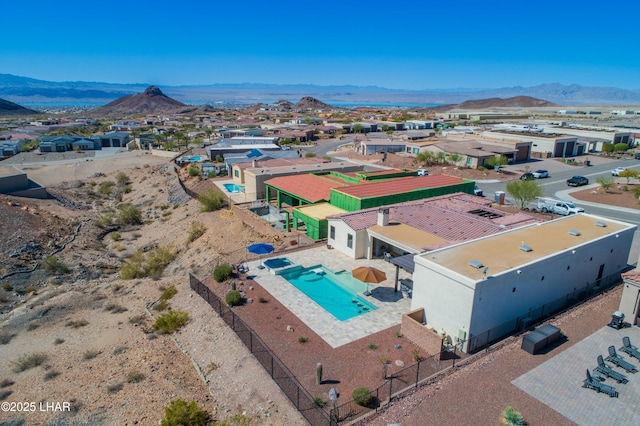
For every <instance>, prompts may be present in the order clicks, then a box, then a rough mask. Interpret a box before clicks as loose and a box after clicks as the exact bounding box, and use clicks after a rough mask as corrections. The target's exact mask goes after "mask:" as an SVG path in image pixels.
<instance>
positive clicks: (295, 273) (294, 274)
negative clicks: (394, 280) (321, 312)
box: [281, 265, 378, 321]
mask: <svg viewBox="0 0 640 426" xmlns="http://www.w3.org/2000/svg"><path fill="white" fill-rule="evenodd" d="M281 277H283V278H284V279H286V280H287V281H289V282H290V283H291V284H293V286H295V287H296V288H297V289H298V290H300V291H301V292H303V293H304V294H306V295H307V296H308V297H309V298H310V299H311V300H313V301H314V302H316V303H317V304H318V305H320V306H321V307H323V308H324V309H325V310H326V311H327V312H329V313H330V314H331V315H333V316H334V317H336V318H337V319H339V320H340V321H344V320H348V319H349V318H353V317H357V316H358V315H362V314H366V313H367V312H371V311H374V310H376V309H378V308H376V307H375V305H373V304H372V303H370V302H368V301H367V300H365V299H363V298H362V297H360V296H358V293H359V292H361V291H365V290H366V288H367V287H366V286H367V285H366V284H365V283H363V282H360V281H358V280H356V279H355V278H353V277H352V276H351V275H350V274H348V275H345V274H340V273H333V272H331V271H329V270H328V269H327V268H325V267H324V266H322V265H316V266H312V267H310V268H303V269H298V270H292V271H285V272H283V273H282V275H281Z"/></svg>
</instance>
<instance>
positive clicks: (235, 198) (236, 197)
mask: <svg viewBox="0 0 640 426" xmlns="http://www.w3.org/2000/svg"><path fill="white" fill-rule="evenodd" d="M213 183H214V185H215V186H217V187H218V189H220V191H222V193H223V194H225V196H226V197H227V198H230V199H231V201H232V202H233V203H234V204H242V203H246V202H247V195H246V194H245V193H244V191H243V192H229V191H227V188H225V187H224V186H223V185H224V184H231V185H237V183H235V182H234V181H233V179H226V180H215V181H213Z"/></svg>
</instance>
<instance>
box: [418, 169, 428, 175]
mask: <svg viewBox="0 0 640 426" xmlns="http://www.w3.org/2000/svg"><path fill="white" fill-rule="evenodd" d="M418 176H429V170H427V169H418Z"/></svg>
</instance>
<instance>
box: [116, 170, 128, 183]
mask: <svg viewBox="0 0 640 426" xmlns="http://www.w3.org/2000/svg"><path fill="white" fill-rule="evenodd" d="M116 182H117V183H118V185H120V186H125V185H126V184H127V183H128V182H129V176H127V175H126V174H124V173H123V172H119V173H118V174H116Z"/></svg>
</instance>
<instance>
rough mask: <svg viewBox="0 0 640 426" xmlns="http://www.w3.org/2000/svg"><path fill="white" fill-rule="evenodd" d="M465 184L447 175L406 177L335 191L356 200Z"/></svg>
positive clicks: (462, 180) (341, 188)
mask: <svg viewBox="0 0 640 426" xmlns="http://www.w3.org/2000/svg"><path fill="white" fill-rule="evenodd" d="M464 182H466V181H465V180H464V179H460V178H459V177H454V176H449V175H429V176H407V177H402V178H397V179H390V180H384V181H381V182H380V181H378V182H371V183H361V184H358V185H351V186H347V187H336V188H334V189H335V190H336V191H340V192H342V193H344V194H348V195H351V196H352V197H356V198H368V197H380V196H384V195H392V194H401V193H404V192H409V191H415V190H418V189H425V188H438V187H441V186H450V185H457V184H461V183H464Z"/></svg>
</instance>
